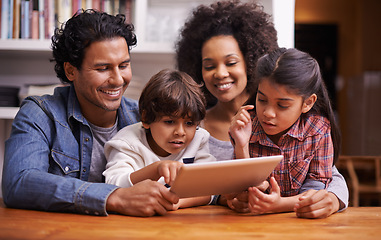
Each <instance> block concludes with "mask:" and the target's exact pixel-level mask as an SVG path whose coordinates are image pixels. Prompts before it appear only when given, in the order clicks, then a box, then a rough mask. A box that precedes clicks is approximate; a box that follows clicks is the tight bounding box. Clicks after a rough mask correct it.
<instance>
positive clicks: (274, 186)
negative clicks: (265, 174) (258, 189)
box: [270, 177, 280, 195]
mask: <svg viewBox="0 0 381 240" xmlns="http://www.w3.org/2000/svg"><path fill="white" fill-rule="evenodd" d="M270 184H271V192H275V193H277V194H278V195H280V187H279V185H278V183H277V182H276V180H275V178H274V177H271V178H270Z"/></svg>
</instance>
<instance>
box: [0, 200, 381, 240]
mask: <svg viewBox="0 0 381 240" xmlns="http://www.w3.org/2000/svg"><path fill="white" fill-rule="evenodd" d="M0 239H65V240H69V239H90V240H94V239H102V240H108V239H171V240H173V239H181V240H184V239H208V240H214V239H217V240H221V239H229V240H230V239H282V240H285V239H293V240H295V239H303V240H307V239H319V240H328V239H335V240H337V239H345V240H348V239H356V240H357V239H360V240H366V239H381V207H360V208H349V209H347V210H346V211H344V212H342V213H338V214H334V215H332V216H330V217H329V218H326V219H300V218H297V217H295V214H294V213H282V214H271V215H261V216H248V215H241V214H237V213H235V212H233V211H231V210H229V209H227V208H224V207H220V206H203V207H197V208H189V209H181V210H178V211H175V212H170V213H168V214H167V215H166V216H155V217H150V218H140V217H128V216H121V215H114V214H112V215H111V214H110V215H109V216H108V217H97V216H85V215H79V214H68V213H49V212H40V211H32V210H20V209H10V208H5V207H4V204H3V203H2V202H1V203H0Z"/></svg>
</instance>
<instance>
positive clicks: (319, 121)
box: [301, 114, 331, 137]
mask: <svg viewBox="0 0 381 240" xmlns="http://www.w3.org/2000/svg"><path fill="white" fill-rule="evenodd" d="M301 123H302V127H303V132H304V136H305V137H308V136H315V135H323V134H326V133H328V132H330V131H331V124H330V122H329V120H328V119H327V118H325V117H323V116H321V115H317V114H307V115H306V116H305V118H302V119H301Z"/></svg>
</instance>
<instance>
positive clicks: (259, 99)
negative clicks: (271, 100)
mask: <svg viewBox="0 0 381 240" xmlns="http://www.w3.org/2000/svg"><path fill="white" fill-rule="evenodd" d="M257 101H258V102H260V103H264V102H266V100H265V99H262V98H257Z"/></svg>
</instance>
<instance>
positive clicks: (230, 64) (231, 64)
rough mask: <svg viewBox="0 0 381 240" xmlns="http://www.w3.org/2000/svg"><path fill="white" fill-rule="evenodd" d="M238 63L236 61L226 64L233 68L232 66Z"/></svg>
mask: <svg viewBox="0 0 381 240" xmlns="http://www.w3.org/2000/svg"><path fill="white" fill-rule="evenodd" d="M237 63H238V62H236V61H232V62H228V63H227V64H226V66H228V67H231V66H234V65H236V64H237Z"/></svg>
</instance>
